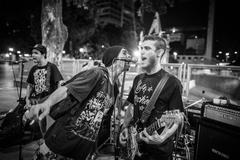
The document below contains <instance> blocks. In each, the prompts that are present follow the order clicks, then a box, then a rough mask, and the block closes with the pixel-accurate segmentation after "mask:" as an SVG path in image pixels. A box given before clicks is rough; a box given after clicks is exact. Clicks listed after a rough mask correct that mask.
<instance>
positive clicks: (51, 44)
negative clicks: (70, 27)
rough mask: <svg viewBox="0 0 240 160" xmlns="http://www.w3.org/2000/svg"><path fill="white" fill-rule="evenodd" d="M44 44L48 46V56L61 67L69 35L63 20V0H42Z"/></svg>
mask: <svg viewBox="0 0 240 160" xmlns="http://www.w3.org/2000/svg"><path fill="white" fill-rule="evenodd" d="M41 22H42V26H41V29H42V44H43V45H45V46H46V47H47V51H48V54H47V58H48V60H49V61H50V62H53V63H55V64H56V65H57V66H58V67H61V61H62V51H63V47H64V44H65V42H66V40H67V37H68V31H67V27H66V26H65V25H64V24H63V21H62V0H43V1H42V15H41Z"/></svg>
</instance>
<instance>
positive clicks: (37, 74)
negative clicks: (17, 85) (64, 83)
mask: <svg viewBox="0 0 240 160" xmlns="http://www.w3.org/2000/svg"><path fill="white" fill-rule="evenodd" d="M48 67H49V69H48ZM48 72H50V73H48ZM48 76H50V77H48ZM62 79H63V77H62V75H61V74H60V72H59V70H58V69H57V67H56V66H55V65H54V64H52V63H49V62H48V63H47V65H45V66H37V65H35V66H33V67H32V68H31V70H30V72H29V76H28V79H27V82H28V83H30V84H33V86H34V90H33V93H32V95H31V96H33V97H37V96H40V97H41V98H42V97H44V96H46V95H48V94H50V93H52V92H53V91H54V90H55V89H56V88H57V82H59V81H60V80H62ZM48 81H49V82H48ZM47 83H49V85H47Z"/></svg>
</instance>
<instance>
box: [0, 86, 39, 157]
mask: <svg viewBox="0 0 240 160" xmlns="http://www.w3.org/2000/svg"><path fill="white" fill-rule="evenodd" d="M25 94H26V89H25V88H24V89H22V97H23V96H25ZM18 99H19V90H18V92H17V88H16V87H8V86H6V87H2V88H0V112H6V111H9V110H10V109H14V108H15V107H16V106H17V104H18V101H17V100H18ZM0 124H1V120H0ZM37 146H38V145H37V141H31V142H30V143H27V144H24V145H22V149H21V150H20V145H14V146H11V147H7V148H1V149H0V160H18V159H20V158H19V153H20V151H21V153H22V159H21V160H32V159H33V154H34V151H35V150H36V149H37Z"/></svg>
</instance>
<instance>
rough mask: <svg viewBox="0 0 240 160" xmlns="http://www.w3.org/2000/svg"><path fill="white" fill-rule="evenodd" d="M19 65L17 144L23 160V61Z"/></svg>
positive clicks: (24, 102) (20, 157) (20, 158)
mask: <svg viewBox="0 0 240 160" xmlns="http://www.w3.org/2000/svg"><path fill="white" fill-rule="evenodd" d="M20 65H21V71H20V73H21V76H20V94H19V99H18V102H19V104H18V105H20V107H19V109H20V115H19V116H20V118H19V119H20V144H19V158H18V159H19V160H23V157H22V137H23V122H22V119H23V115H24V106H25V104H26V101H25V99H24V98H22V83H23V71H24V62H23V61H20Z"/></svg>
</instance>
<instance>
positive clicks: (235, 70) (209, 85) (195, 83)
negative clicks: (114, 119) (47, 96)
mask: <svg viewBox="0 0 240 160" xmlns="http://www.w3.org/2000/svg"><path fill="white" fill-rule="evenodd" d="M93 62H94V61H93V60H88V59H78V60H75V59H63V60H62V66H61V69H60V71H61V73H62V75H63V77H64V79H65V80H67V79H70V78H71V77H72V76H73V75H75V74H77V73H79V72H80V71H82V70H83V69H85V68H88V66H92V65H93ZM32 65H33V64H32V63H25V66H24V73H23V75H24V80H26V77H27V75H28V72H29V70H30V68H31V67H32ZM162 66H163V69H165V70H166V71H168V72H169V73H171V74H173V75H175V76H176V77H177V78H178V79H179V80H180V81H181V83H182V85H183V96H184V97H186V99H192V98H193V99H194V98H195V99H200V98H202V97H205V98H213V97H214V96H221V95H223V96H228V97H230V98H231V99H233V100H234V101H236V102H237V103H238V101H240V97H239V96H240V78H239V77H240V67H239V66H217V65H199V64H184V63H182V64H178V63H167V64H163V65H162ZM19 71H21V68H19ZM137 74H139V72H138V68H137V66H135V65H132V66H131V68H130V70H129V71H127V72H126V77H125V78H126V80H125V85H124V96H127V94H128V92H129V91H130V88H131V86H132V82H133V79H134V77H135V76H136V75H137ZM19 75H21V74H20V72H19ZM121 78H122V77H121V76H120V82H121V81H122V80H121ZM203 92H204V93H203ZM207 92H208V93H207ZM238 95H239V96H238Z"/></svg>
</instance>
